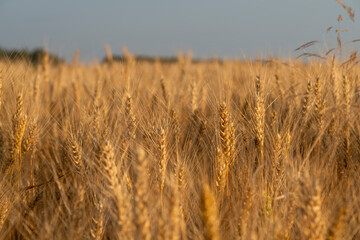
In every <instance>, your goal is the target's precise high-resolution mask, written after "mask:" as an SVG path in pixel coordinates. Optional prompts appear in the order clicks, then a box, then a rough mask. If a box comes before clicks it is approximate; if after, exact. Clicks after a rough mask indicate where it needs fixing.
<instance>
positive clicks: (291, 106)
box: [0, 53, 360, 240]
mask: <svg viewBox="0 0 360 240" xmlns="http://www.w3.org/2000/svg"><path fill="white" fill-rule="evenodd" d="M359 73H360V69H359V68H358V67H357V66H356V62H351V61H347V62H345V63H344V64H341V63H339V62H338V61H337V60H336V59H335V58H331V57H329V58H328V59H326V60H323V61H321V62H319V61H311V62H309V63H306V64H305V63H303V62H300V61H293V60H289V61H286V62H282V61H279V60H276V59H269V60H267V61H226V60H223V61H220V60H218V59H214V60H213V61H208V62H201V61H200V62H194V61H192V60H191V56H190V55H186V56H184V55H179V56H178V61H176V62H173V63H164V62H161V61H154V62H140V61H136V59H135V58H134V57H133V56H132V55H131V54H129V53H126V57H125V60H124V61H122V62H116V61H113V60H112V58H111V54H110V53H109V56H108V61H106V62H105V63H102V64H99V63H95V64H91V65H87V66H85V65H82V64H80V63H79V62H78V61H77V57H76V58H75V60H74V61H73V63H71V64H60V65H54V64H52V63H51V61H50V60H49V57H48V55H45V57H44V61H43V64H40V65H38V66H33V65H30V64H29V63H25V62H21V61H18V62H9V61H8V62H7V61H3V62H0V74H1V75H0V98H1V100H0V103H1V110H0V160H1V162H0V186H1V188H0V189H1V192H0V238H1V239H145V240H150V239H174V240H175V239H214V240H216V239H360V195H359V194H360V178H359V173H358V168H359V167H360V157H359V156H360V117H359V107H360V105H359V104H360V80H359Z"/></svg>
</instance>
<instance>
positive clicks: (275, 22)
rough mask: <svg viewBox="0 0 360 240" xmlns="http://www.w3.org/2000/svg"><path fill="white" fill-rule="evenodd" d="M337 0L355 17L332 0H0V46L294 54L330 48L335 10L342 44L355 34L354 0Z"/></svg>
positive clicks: (66, 53) (99, 54)
mask: <svg viewBox="0 0 360 240" xmlns="http://www.w3.org/2000/svg"><path fill="white" fill-rule="evenodd" d="M343 2H344V3H345V4H347V5H349V6H351V7H352V9H353V10H354V11H355V23H353V22H352V21H351V20H350V19H349V17H348V16H347V14H346V12H345V10H344V9H343V8H342V7H341V6H340V5H339V4H338V3H337V2H336V0H236V1H235V0H233V1H230V0H222V1H220V0H192V1H190V0H181V1H169V0H152V1H149V0H134V1H130V0H127V1H120V0H101V1H100V0H61V1H56V0H31V1H29V0H0V46H1V47H5V48H28V49H33V48H36V47H45V48H47V49H48V50H50V51H51V52H54V53H57V54H59V55H60V56H61V57H63V58H65V59H67V60H69V61H71V59H72V58H73V55H74V52H75V51H76V50H77V49H78V50H79V51H80V59H81V60H83V61H86V62H91V61H94V60H96V59H97V60H101V59H102V58H103V56H104V55H105V47H104V46H105V44H109V46H110V47H111V49H112V52H113V54H122V47H123V46H126V47H127V49H128V50H129V51H130V52H131V53H134V54H143V55H151V56H173V55H176V54H177V53H178V52H179V51H183V52H186V51H188V50H192V52H193V56H194V57H196V58H210V57H213V56H215V55H216V56H218V57H221V58H244V57H251V58H254V57H267V56H268V55H270V54H271V55H275V56H282V57H288V56H296V55H299V54H300V53H302V52H294V49H295V48H297V47H299V46H300V45H302V44H304V43H306V42H309V41H313V40H318V41H320V43H319V44H317V45H315V46H313V47H312V49H309V51H314V52H319V51H320V52H321V51H325V50H326V49H328V48H332V47H335V46H336V34H335V32H334V31H333V30H332V31H330V32H329V33H327V32H326V30H327V28H328V27H330V26H334V27H335V28H337V27H339V25H338V22H337V18H338V15H339V14H342V15H343V19H344V21H343V22H342V23H341V25H340V27H341V28H347V29H348V30H349V32H344V33H342V41H343V43H344V44H346V43H348V42H350V41H351V40H353V39H359V38H360V26H359V24H360V16H357V13H358V12H359V14H360V1H359V0H343ZM356 44H358V45H356ZM356 44H352V45H354V46H353V47H355V48H356V47H359V46H360V42H358V43H356ZM349 45H350V44H349ZM324 49H325V50H324Z"/></svg>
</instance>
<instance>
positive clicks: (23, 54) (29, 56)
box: [0, 47, 64, 65]
mask: <svg viewBox="0 0 360 240" xmlns="http://www.w3.org/2000/svg"><path fill="white" fill-rule="evenodd" d="M45 54H46V51H45V50H44V49H42V48H36V49H34V50H31V51H30V50H28V49H4V48H1V47H0V60H10V61H19V60H23V61H28V62H31V63H32V64H35V65H37V64H39V63H42V61H43V59H44V56H45ZM49 60H50V62H51V63H53V64H59V63H63V62H64V59H62V58H60V57H59V56H57V55H55V54H51V53H49Z"/></svg>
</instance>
